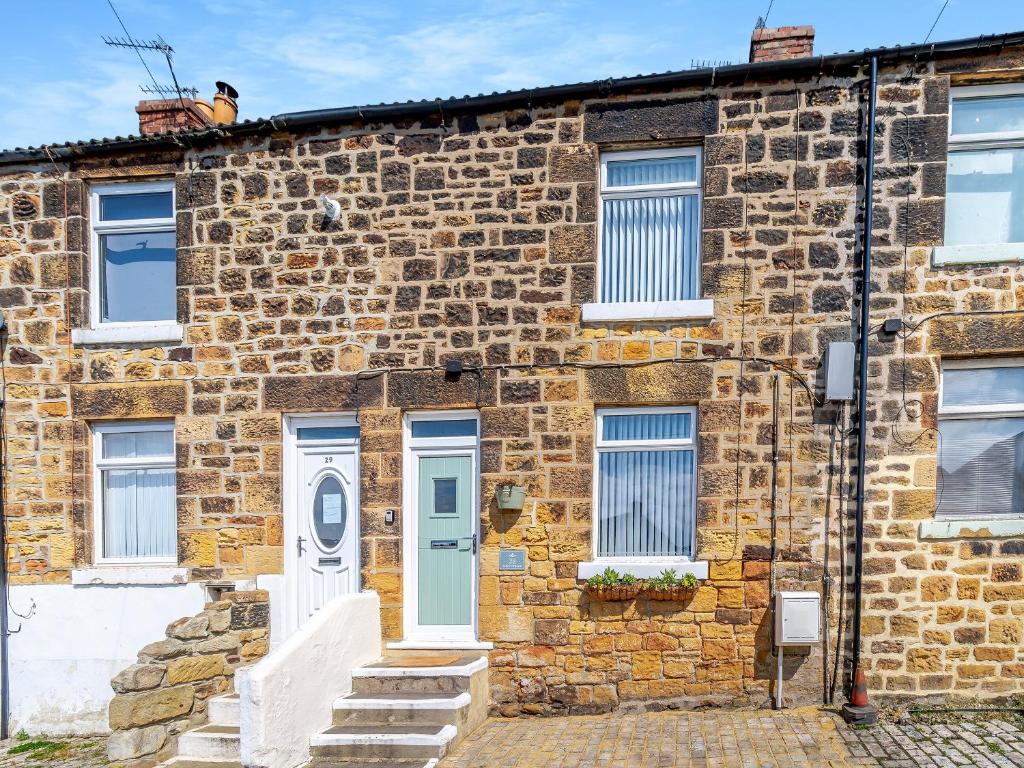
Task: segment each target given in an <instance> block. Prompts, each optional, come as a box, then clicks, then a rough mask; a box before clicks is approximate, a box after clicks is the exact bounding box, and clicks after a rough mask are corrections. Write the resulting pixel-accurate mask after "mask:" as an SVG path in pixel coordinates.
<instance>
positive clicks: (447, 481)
mask: <svg viewBox="0 0 1024 768" xmlns="http://www.w3.org/2000/svg"><path fill="white" fill-rule="evenodd" d="M455 498H456V480H455V478H454V477H435V478H434V514H435V515H454V514H456V512H457V509H456V506H455Z"/></svg>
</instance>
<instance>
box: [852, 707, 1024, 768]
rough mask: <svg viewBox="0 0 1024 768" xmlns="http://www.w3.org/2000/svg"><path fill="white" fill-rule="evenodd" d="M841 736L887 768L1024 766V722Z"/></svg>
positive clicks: (890, 727)
mask: <svg viewBox="0 0 1024 768" xmlns="http://www.w3.org/2000/svg"><path fill="white" fill-rule="evenodd" d="M839 732H840V734H841V736H842V738H843V739H844V740H845V741H846V745H847V748H848V749H849V751H850V753H851V754H852V755H855V756H857V757H858V758H864V757H866V756H872V757H874V758H875V760H876V761H877V763H878V765H879V766H882V768H954V766H956V767H958V766H972V768H1011V767H1012V766H1024V720H1022V719H1020V718H1010V719H991V720H982V719H973V720H958V721H953V722H912V723H888V722H887V723H880V724H879V725H878V726H876V727H874V728H868V729H857V730H853V729H848V728H845V727H841V728H840V729H839Z"/></svg>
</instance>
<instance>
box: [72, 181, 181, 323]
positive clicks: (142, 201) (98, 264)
mask: <svg viewBox="0 0 1024 768" xmlns="http://www.w3.org/2000/svg"><path fill="white" fill-rule="evenodd" d="M174 195H175V193H174V182H173V181H144V182H123V183H117V184H96V185H93V186H92V187H91V189H90V198H89V200H90V204H89V223H90V236H91V241H90V243H91V252H92V262H91V269H90V281H89V296H90V302H89V312H90V327H89V328H85V329H77V330H76V332H75V333H74V334H73V335H74V339H73V340H74V341H76V342H78V343H102V342H117V341H121V342H126V343H131V342H151V341H169V342H173V341H181V338H182V335H183V334H182V328H181V326H180V325H178V323H177V320H176V318H177V254H176V234H175V213H174V212H175V201H174Z"/></svg>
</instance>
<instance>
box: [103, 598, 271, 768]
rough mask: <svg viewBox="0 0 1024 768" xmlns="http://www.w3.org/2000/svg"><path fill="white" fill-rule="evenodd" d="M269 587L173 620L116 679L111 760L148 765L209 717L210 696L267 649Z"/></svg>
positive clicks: (224, 688)
mask: <svg viewBox="0 0 1024 768" xmlns="http://www.w3.org/2000/svg"><path fill="white" fill-rule="evenodd" d="M267 600H268V596H267V593H266V592H262V591H259V590H253V591H248V592H227V593H225V594H224V596H223V599H221V600H217V601H216V602H212V603H207V605H206V608H205V609H204V610H203V612H202V613H200V614H197V615H196V616H188V617H185V618H183V619H179V620H178V621H175V622H174V623H173V624H171V625H170V626H168V627H167V637H166V638H165V639H163V640H159V641H157V642H154V643H150V644H149V645H147V646H146V647H145V648H143V649H142V650H140V651H139V660H138V663H136V664H133V665H132V666H130V667H128V668H127V669H124V670H122V671H121V672H120V673H118V675H117V677H115V678H114V679H113V680H112V681H111V685H112V686H113V688H114V692H115V695H114V698H113V700H112V701H111V702H110V710H109V713H110V730H111V735H110V737H109V739H108V741H107V756H108V757H109V758H110V760H112V761H115V762H118V764H125V765H130V766H134V767H135V768H145V766H150V765H155V764H157V763H159V762H161V761H162V760H165V759H167V758H168V757H170V756H172V755H174V754H175V744H176V742H177V737H178V736H179V735H180V734H181V733H182V732H184V731H186V730H188V729H189V728H192V727H194V726H196V725H198V724H201V723H204V722H206V717H207V716H206V703H207V702H208V701H209V700H210V699H211V698H212V697H214V696H217V695H219V694H222V693H228V692H229V691H230V690H231V688H232V681H233V680H234V676H235V670H236V669H237V668H238V667H239V666H241V665H243V664H251V663H252V662H254V661H256V660H257V659H259V658H261V657H263V656H264V655H266V653H267V649H268V643H269V634H270V604H269V603H268V602H267Z"/></svg>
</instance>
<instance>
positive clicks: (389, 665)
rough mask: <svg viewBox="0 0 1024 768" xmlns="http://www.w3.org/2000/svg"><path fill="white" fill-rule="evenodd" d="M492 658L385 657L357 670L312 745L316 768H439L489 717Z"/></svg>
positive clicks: (440, 654)
mask: <svg viewBox="0 0 1024 768" xmlns="http://www.w3.org/2000/svg"><path fill="white" fill-rule="evenodd" d="M487 697H488V691H487V657H486V656H482V655H480V654H460V653H458V652H415V653H413V652H409V653H402V654H398V655H394V656H386V657H385V658H384V659H382V660H381V661H379V662H376V663H374V664H368V665H366V666H364V667H361V668H359V669H355V670H353V671H352V693H351V694H349V695H348V696H345V697H343V698H340V699H338V700H337V701H335V702H334V718H333V722H334V725H332V726H331V727H330V728H328V729H327V730H326V731H324V732H322V733H319V734H317V735H315V736H313V738H312V739H311V740H310V755H311V757H312V761H311V762H310V766H311V768H312V767H313V766H315V767H316V768H399V767H401V768H432V766H434V765H436V764H437V761H438V760H440V759H441V758H443V757H444V756H445V755H446V754H447V753H448V751H449V750H450V749H451V748H452V747H453V746H455V744H457V743H458V742H459V741H460V740H461V739H463V738H464V737H465V736H467V735H468V734H469V733H471V732H472V731H473V730H474V729H475V728H476V727H477V726H479V725H480V724H481V723H482V722H483V721H484V719H486V717H487V701H488V699H487Z"/></svg>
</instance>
